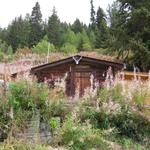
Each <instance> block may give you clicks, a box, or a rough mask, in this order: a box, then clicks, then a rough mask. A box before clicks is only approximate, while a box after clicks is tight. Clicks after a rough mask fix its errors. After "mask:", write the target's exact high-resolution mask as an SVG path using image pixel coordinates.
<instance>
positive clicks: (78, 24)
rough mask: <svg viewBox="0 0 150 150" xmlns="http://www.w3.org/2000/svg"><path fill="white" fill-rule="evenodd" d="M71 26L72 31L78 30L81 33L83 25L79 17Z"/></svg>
mask: <svg viewBox="0 0 150 150" xmlns="http://www.w3.org/2000/svg"><path fill="white" fill-rule="evenodd" d="M71 28H72V30H73V31H74V33H79V32H80V33H81V32H82V31H83V28H84V26H83V23H81V22H80V20H79V19H76V20H75V21H74V23H73V24H72V27H71Z"/></svg>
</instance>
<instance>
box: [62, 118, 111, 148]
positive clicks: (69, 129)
mask: <svg viewBox="0 0 150 150" xmlns="http://www.w3.org/2000/svg"><path fill="white" fill-rule="evenodd" d="M60 142H61V144H63V145H67V146H68V147H69V149H73V150H74V149H77V150H80V149H81V150H82V149H92V148H101V149H105V150H106V149H108V144H107V143H106V142H105V141H104V139H103V136H102V134H101V131H100V130H98V129H93V128H92V125H91V124H90V123H89V122H85V123H83V124H82V123H79V122H78V121H77V120H74V119H73V117H68V118H67V119H66V120H65V122H64V123H63V126H62V131H61V141H60Z"/></svg>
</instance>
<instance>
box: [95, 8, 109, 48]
mask: <svg viewBox="0 0 150 150" xmlns="http://www.w3.org/2000/svg"><path fill="white" fill-rule="evenodd" d="M107 36H108V29H107V22H106V16H105V13H104V11H103V9H102V8H100V7H99V8H98V10H97V14H96V45H95V46H96V48H105V47H106V41H107V38H108V37H107Z"/></svg>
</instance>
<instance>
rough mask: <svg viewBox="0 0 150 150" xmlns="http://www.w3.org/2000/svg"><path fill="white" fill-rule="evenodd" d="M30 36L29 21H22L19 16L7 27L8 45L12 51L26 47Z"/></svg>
mask: <svg viewBox="0 0 150 150" xmlns="http://www.w3.org/2000/svg"><path fill="white" fill-rule="evenodd" d="M29 36H30V24H29V20H27V19H26V18H25V19H23V18H22V17H21V16H20V17H18V18H15V19H14V20H13V21H12V23H11V24H10V25H9V26H8V44H9V45H11V46H12V48H13V50H14V51H16V50H17V48H19V47H21V48H23V47H25V46H28V41H29Z"/></svg>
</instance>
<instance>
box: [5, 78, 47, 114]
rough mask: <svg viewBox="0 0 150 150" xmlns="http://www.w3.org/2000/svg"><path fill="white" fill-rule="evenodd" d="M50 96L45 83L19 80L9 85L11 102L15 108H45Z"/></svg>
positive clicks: (33, 109)
mask: <svg viewBox="0 0 150 150" xmlns="http://www.w3.org/2000/svg"><path fill="white" fill-rule="evenodd" d="M47 97H48V88H47V86H46V85H44V84H40V83H37V82H34V81H33V82H29V81H26V80H19V81H16V82H12V83H11V84H10V85H9V95H8V99H9V103H10V105H11V106H12V107H13V108H14V111H17V110H18V109H22V110H27V111H35V109H40V108H44V107H45V105H46V103H45V101H46V99H47Z"/></svg>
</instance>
